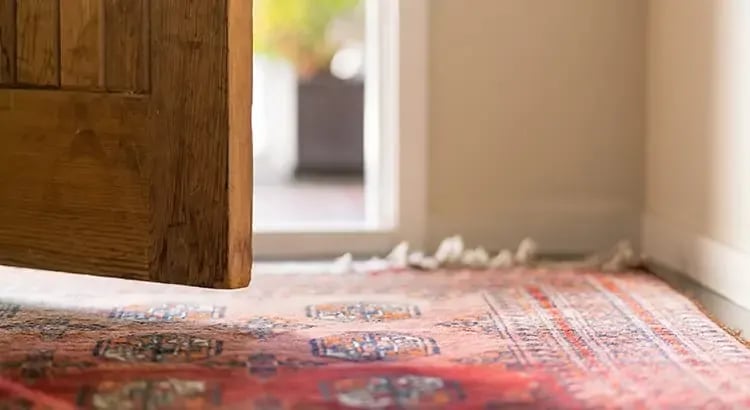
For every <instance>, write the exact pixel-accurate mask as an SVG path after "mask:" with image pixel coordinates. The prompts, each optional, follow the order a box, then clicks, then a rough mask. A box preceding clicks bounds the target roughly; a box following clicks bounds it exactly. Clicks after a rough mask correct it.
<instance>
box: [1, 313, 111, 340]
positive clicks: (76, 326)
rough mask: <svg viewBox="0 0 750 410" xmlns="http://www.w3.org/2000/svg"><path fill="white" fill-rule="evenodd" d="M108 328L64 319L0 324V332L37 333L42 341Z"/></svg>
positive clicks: (97, 324)
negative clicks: (73, 333)
mask: <svg viewBox="0 0 750 410" xmlns="http://www.w3.org/2000/svg"><path fill="white" fill-rule="evenodd" d="M107 328H108V326H106V325H104V324H101V323H87V322H83V323H81V322H77V321H75V320H74V319H66V318H35V319H34V320H32V321H28V322H20V321H18V322H11V323H0V330H7V331H11V332H23V333H37V334H39V336H40V337H41V339H42V340H45V341H53V340H59V339H62V338H63V336H65V334H66V333H67V332H68V331H74V332H95V331H102V330H106V329H107Z"/></svg>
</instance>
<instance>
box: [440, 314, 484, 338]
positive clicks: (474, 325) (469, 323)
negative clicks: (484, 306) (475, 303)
mask: <svg viewBox="0 0 750 410" xmlns="http://www.w3.org/2000/svg"><path fill="white" fill-rule="evenodd" d="M437 326H440V327H444V328H447V329H454V330H458V331H462V332H466V333H480V334H485V335H494V334H497V333H498V330H497V324H496V323H495V321H494V320H492V317H491V316H490V315H489V314H485V315H481V316H474V317H463V318H458V319H453V320H449V321H447V322H440V323H438V324H437Z"/></svg>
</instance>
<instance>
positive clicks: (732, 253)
mask: <svg viewBox="0 0 750 410" xmlns="http://www.w3.org/2000/svg"><path fill="white" fill-rule="evenodd" d="M642 243H643V251H644V252H645V254H646V255H647V257H648V258H649V259H650V260H653V261H654V262H656V263H658V264H661V265H664V266H665V267H667V268H668V269H670V270H674V271H677V272H680V273H683V274H685V275H688V276H690V277H691V278H693V279H695V280H696V281H698V282H699V283H701V284H702V285H704V286H706V287H708V288H710V289H712V290H714V291H715V292H717V293H719V294H720V295H722V296H724V297H726V298H728V299H730V300H731V301H732V302H734V303H736V304H737V305H739V306H742V307H744V308H746V309H750V274H748V272H750V255H748V254H747V253H744V252H741V251H739V250H736V249H733V248H732V247H730V246H727V245H725V244H723V243H720V242H718V241H716V240H713V239H710V238H707V237H705V236H703V235H700V234H697V233H695V232H690V231H689V230H685V229H680V228H679V227H677V226H675V225H674V224H671V223H670V222H668V221H667V220H665V219H664V218H659V217H657V216H655V215H650V214H647V215H645V216H644V217H643V238H642Z"/></svg>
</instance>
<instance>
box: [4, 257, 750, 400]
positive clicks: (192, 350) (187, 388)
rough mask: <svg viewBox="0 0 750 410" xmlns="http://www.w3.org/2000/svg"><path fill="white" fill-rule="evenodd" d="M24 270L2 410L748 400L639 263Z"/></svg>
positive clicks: (713, 330)
mask: <svg viewBox="0 0 750 410" xmlns="http://www.w3.org/2000/svg"><path fill="white" fill-rule="evenodd" d="M30 277H31V276H30V275H25V274H16V275H15V276H13V275H10V276H9V275H4V278H3V279H2V281H3V282H4V283H2V284H0V285H2V286H3V290H2V291H0V298H2V302H0V409H78V408H84V409H134V410H135V409H143V410H146V409H148V410H157V409H204V408H206V409H213V408H216V409H264V410H269V409H348V408H360V409H361V408H379V409H412V408H430V409H433V408H446V409H453V408H456V409H464V408H465V409H605V408H612V409H614V408H627V409H640V408H644V409H645V408H668V409H698V408H700V409H704V408H705V409H737V408H750V350H748V348H747V347H746V346H744V345H743V344H742V343H741V342H740V341H738V340H737V339H735V338H734V337H733V336H731V335H730V334H728V333H726V332H725V331H724V330H722V328H721V327H720V326H718V325H716V324H715V323H714V322H712V321H711V320H710V319H709V318H707V317H706V316H705V315H704V314H703V313H702V312H701V311H700V310H699V309H698V308H696V307H695V306H694V305H693V304H692V303H691V301H690V300H688V299H687V298H685V297H683V296H681V295H679V294H678V293H676V292H675V291H673V290H672V289H671V288H669V287H668V286H667V285H665V284H664V283H662V282H660V281H658V280H656V279H654V278H652V277H650V276H647V275H645V274H639V273H632V274H616V275H615V274H599V273H576V272H560V271H557V272H555V271H550V272H547V271H528V270H517V271H497V272H476V273H469V272H453V273H445V272H444V273H392V274H379V275H312V276H302V275H296V276H280V275H268V276H262V275H261V276H259V277H256V278H255V279H254V282H253V285H252V287H251V289H250V290H244V291H232V292H217V291H207V290H196V289H187V288H181V287H165V286H160V285H154V284H138V283H132V282H124V281H113V280H104V279H92V278H85V279H84V278H82V277H73V278H72V279H71V278H68V279H66V280H63V279H61V277H60V276H54V275H53V276H49V277H48V278H46V279H39V278H38V277H37V278H35V279H34V280H44V282H37V283H32V279H30ZM34 298H36V299H37V300H40V301H43V302H45V303H46V304H44V305H37V306H34V305H32V304H29V303H30V302H29V301H30V300H32V299H34Z"/></svg>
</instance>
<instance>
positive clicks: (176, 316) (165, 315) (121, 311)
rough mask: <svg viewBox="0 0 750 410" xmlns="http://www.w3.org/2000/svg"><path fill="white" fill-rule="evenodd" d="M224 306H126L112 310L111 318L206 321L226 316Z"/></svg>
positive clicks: (144, 320)
mask: <svg viewBox="0 0 750 410" xmlns="http://www.w3.org/2000/svg"><path fill="white" fill-rule="evenodd" d="M226 310H227V309H226V307H224V306H213V305H208V306H201V305H188V304H181V303H179V304H168V303H165V304H162V305H157V306H126V307H120V308H116V309H114V310H112V312H110V314H109V317H110V319H126V320H134V321H143V322H175V321H204V320H217V319H222V318H224V315H225V313H226Z"/></svg>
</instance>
